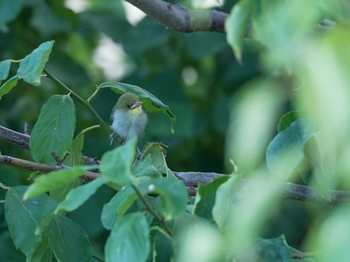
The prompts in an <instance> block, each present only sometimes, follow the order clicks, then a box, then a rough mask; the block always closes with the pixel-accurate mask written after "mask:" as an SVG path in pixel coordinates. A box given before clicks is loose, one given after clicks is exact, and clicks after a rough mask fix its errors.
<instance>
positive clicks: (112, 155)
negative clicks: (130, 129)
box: [99, 137, 137, 185]
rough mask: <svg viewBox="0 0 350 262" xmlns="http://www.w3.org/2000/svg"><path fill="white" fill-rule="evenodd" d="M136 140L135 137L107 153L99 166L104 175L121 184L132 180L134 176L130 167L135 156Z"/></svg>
mask: <svg viewBox="0 0 350 262" xmlns="http://www.w3.org/2000/svg"><path fill="white" fill-rule="evenodd" d="M136 141H137V140H136V137H134V138H133V139H130V140H129V141H127V142H126V143H125V144H124V145H122V146H119V147H117V148H116V149H114V150H112V151H109V152H107V153H105V154H104V155H103V156H102V159H101V163H100V167H99V168H100V171H101V173H102V175H104V176H106V177H108V178H109V179H110V180H111V181H112V182H114V183H117V184H119V185H125V184H127V183H129V182H131V181H132V180H133V177H132V175H131V171H130V169H131V165H132V163H133V161H134V158H135V147H136Z"/></svg>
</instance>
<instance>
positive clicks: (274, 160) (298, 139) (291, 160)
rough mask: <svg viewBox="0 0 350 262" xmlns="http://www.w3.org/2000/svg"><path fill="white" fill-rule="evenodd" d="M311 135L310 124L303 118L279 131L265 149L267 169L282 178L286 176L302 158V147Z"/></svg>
mask: <svg viewBox="0 0 350 262" xmlns="http://www.w3.org/2000/svg"><path fill="white" fill-rule="evenodd" d="M312 136H313V130H312V128H311V126H310V124H308V123H306V121H303V120H297V121H294V122H293V123H292V124H291V125H290V126H289V127H288V128H287V129H285V130H283V131H281V132H279V133H278V134H277V135H276V136H275V137H274V139H273V140H272V141H271V142H270V144H269V146H268V147H267V150H266V164H267V167H268V168H269V170H270V171H271V172H272V173H273V174H275V175H278V176H280V177H282V176H283V178H284V179H286V178H288V177H289V176H290V175H291V174H292V173H293V172H294V171H295V169H296V168H297V166H298V165H299V164H300V163H301V162H302V160H303V159H304V156H305V155H304V147H305V145H306V143H307V142H308V141H309V140H310V138H311V137H312Z"/></svg>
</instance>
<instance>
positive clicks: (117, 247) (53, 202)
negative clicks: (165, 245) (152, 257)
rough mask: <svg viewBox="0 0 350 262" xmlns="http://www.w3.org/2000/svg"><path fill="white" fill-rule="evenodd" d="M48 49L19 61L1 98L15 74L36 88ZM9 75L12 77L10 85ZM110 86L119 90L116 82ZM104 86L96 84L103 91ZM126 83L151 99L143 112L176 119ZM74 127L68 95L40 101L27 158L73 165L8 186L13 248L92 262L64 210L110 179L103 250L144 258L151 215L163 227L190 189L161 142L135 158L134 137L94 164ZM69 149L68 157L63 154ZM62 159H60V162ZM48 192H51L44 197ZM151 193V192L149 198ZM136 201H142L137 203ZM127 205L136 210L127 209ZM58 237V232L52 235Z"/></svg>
mask: <svg viewBox="0 0 350 262" xmlns="http://www.w3.org/2000/svg"><path fill="white" fill-rule="evenodd" d="M52 46H53V41H50V42H45V43H43V44H41V45H40V46H39V47H38V48H36V49H35V50H33V52H32V53H31V54H29V55H28V56H26V57H25V58H24V59H22V60H21V61H20V63H19V68H18V70H17V75H15V76H14V77H11V78H10V79H9V80H8V81H6V82H5V83H4V84H3V85H2V86H1V87H0V90H1V92H2V93H1V96H3V95H5V94H7V93H9V92H10V91H11V89H12V88H13V87H14V86H15V85H16V83H17V79H23V80H24V81H26V82H27V83H30V84H32V85H40V78H41V76H42V72H43V70H44V66H45V64H46V62H47V61H48V58H49V54H50V51H51V49H52ZM0 65H1V68H0V69H1V73H2V75H3V76H4V79H2V80H5V79H6V78H7V77H8V74H9V69H10V65H11V60H6V61H3V62H1V64H0ZM13 79H15V80H16V82H14V83H13V82H12V81H13ZM108 85H110V86H112V87H113V88H114V89H118V86H117V85H118V83H108ZM119 85H120V86H121V87H124V86H125V85H123V84H119ZM103 86H104V85H103V84H101V88H102V87H103ZM131 88H132V90H131V89H130V88H128V86H127V87H124V88H123V91H124V92H127V91H129V92H132V91H133V92H136V93H138V94H139V93H143V94H144V95H143V96H141V97H142V99H147V100H149V101H151V102H149V103H148V104H146V106H145V108H146V109H149V108H151V109H153V111H164V110H162V109H163V108H165V112H170V113H169V116H170V117H171V118H172V119H173V118H174V116H173V115H172V114H171V111H170V110H169V108H168V107H167V106H166V105H164V104H163V103H162V102H161V101H160V100H159V99H157V98H155V97H154V96H153V95H152V94H150V93H148V92H147V93H146V91H144V90H142V89H141V88H139V87H136V86H131ZM119 89H120V88H119ZM75 126H76V116H75V105H74V102H73V100H72V98H71V97H70V96H69V95H54V96H52V97H50V98H49V99H48V100H47V102H46V103H45V104H44V105H43V106H42V108H41V111H40V115H39V118H38V120H37V122H36V124H35V126H34V128H33V131H32V134H31V138H30V150H31V155H32V157H33V159H34V160H35V161H36V162H38V163H44V164H51V165H53V164H55V163H56V164H60V165H62V167H63V165H67V166H70V167H69V168H65V169H61V170H59V171H54V172H51V173H49V174H47V175H44V176H39V177H37V178H36V179H35V181H34V183H33V184H32V185H31V186H29V187H25V186H17V187H12V188H11V189H10V190H8V192H7V194H6V198H5V216H6V220H7V223H8V225H9V230H10V234H11V236H12V238H13V240H14V243H15V245H16V247H17V248H18V249H20V250H21V251H22V252H23V253H24V254H25V255H26V257H27V259H28V260H29V261H51V258H52V256H53V255H54V256H55V258H56V259H57V260H59V261H77V260H80V259H82V260H84V261H89V260H91V259H92V255H93V248H92V246H91V244H90V242H89V240H88V237H87V235H86V233H85V232H84V230H82V229H81V227H80V226H79V225H78V224H76V223H75V222H73V221H72V220H70V219H68V218H66V217H65V216H64V214H65V213H66V212H67V211H73V210H75V209H77V208H78V207H79V206H81V205H82V204H83V203H84V202H85V201H86V200H87V199H88V198H89V197H90V196H92V195H93V194H94V193H95V192H96V191H97V189H98V188H100V187H101V186H103V185H105V184H108V185H109V186H110V187H112V188H115V189H116V190H118V192H117V193H116V194H115V196H114V197H113V198H112V199H111V200H110V202H108V203H106V204H105V206H104V209H103V211H102V213H101V221H102V224H103V226H104V227H105V228H106V229H108V230H111V235H110V237H109V238H108V240H107V244H106V247H105V256H106V259H107V261H115V260H121V261H125V260H128V259H131V260H132V261H143V260H145V259H146V258H147V256H148V254H149V252H150V246H151V245H150V238H149V235H150V227H151V225H152V224H153V219H154V218H157V219H158V221H157V222H158V223H163V224H164V223H165V221H171V220H172V219H173V218H174V217H176V216H178V215H179V214H180V213H181V212H183V211H184V210H185V207H186V204H187V191H186V189H185V187H184V185H183V184H182V183H181V182H179V181H178V180H177V179H176V178H175V176H174V175H173V174H172V172H171V171H170V169H168V168H167V166H166V162H165V155H164V150H162V148H161V146H160V145H158V144H150V145H148V146H147V147H146V148H145V150H144V157H145V159H144V160H142V161H141V160H137V159H136V160H135V152H136V137H135V138H134V139H133V140H130V141H128V142H127V143H125V144H124V145H123V146H121V147H118V148H116V149H115V150H112V151H110V152H106V153H105V154H104V155H103V156H102V159H101V162H100V164H99V165H98V166H83V165H82V164H84V160H83V155H82V149H83V143H84V133H85V132H87V131H89V130H91V129H92V128H87V129H85V130H83V131H82V132H81V133H79V134H78V135H77V136H76V137H75V138H74V139H73V135H74V130H75ZM68 151H70V154H69V156H68V157H67V158H65V156H66V154H67V152H68ZM60 160H62V163H57V161H58V162H60ZM96 168H98V169H99V170H100V172H101V175H100V176H99V177H98V178H96V179H94V180H93V181H92V182H90V183H87V184H85V185H82V186H80V187H77V188H74V187H75V186H77V184H80V183H79V177H80V176H82V175H83V174H84V173H85V172H86V171H89V170H93V169H96ZM162 172H164V176H165V177H164V178H163V173H162ZM77 182H78V183H77ZM72 188H74V189H72ZM45 192H50V193H49V196H48V195H46V194H45ZM152 194H153V197H148V195H152ZM138 198H140V199H141V200H138ZM146 198H149V199H146ZM28 199H30V201H27V200H28ZM137 200H138V201H139V202H140V203H136V202H137ZM149 201H151V202H150V203H149V204H148V202H149ZM131 207H133V208H134V209H136V210H138V211H137V212H136V211H134V212H132V213H129V214H128V212H127V211H128V210H129V209H130V208H131ZM19 209H20V210H19ZM143 209H146V210H153V209H154V210H155V211H153V212H154V217H152V216H150V217H148V218H147V217H146V215H145V213H143V212H140V211H142V210H143ZM19 212H20V213H21V215H20V216H18V213H19ZM156 212H157V213H156ZM158 212H159V215H158ZM116 221H118V222H116ZM164 226H165V228H166V234H167V235H170V234H171V232H170V231H169V229H168V228H167V227H166V225H165V224H164ZM27 235H29V237H26V236H27ZM57 235H60V237H59V238H57ZM77 246H78V247H79V248H78V250H77ZM135 250H136V251H137V252H135ZM76 251H78V252H76ZM73 253H74V255H72V254H73ZM130 254H132V255H133V256H134V257H131V255H130Z"/></svg>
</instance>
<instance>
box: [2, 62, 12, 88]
mask: <svg viewBox="0 0 350 262" xmlns="http://www.w3.org/2000/svg"><path fill="white" fill-rule="evenodd" d="M10 67H11V60H10V59H7V60H4V61H1V62H0V83H1V81H2V80H5V79H6V78H7V77H8V75H9V72H10Z"/></svg>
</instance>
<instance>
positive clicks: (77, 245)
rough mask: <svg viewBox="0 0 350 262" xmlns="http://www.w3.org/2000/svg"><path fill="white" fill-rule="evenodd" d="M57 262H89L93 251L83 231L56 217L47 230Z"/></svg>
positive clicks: (64, 218) (77, 226)
mask: <svg viewBox="0 0 350 262" xmlns="http://www.w3.org/2000/svg"><path fill="white" fill-rule="evenodd" d="M47 232H48V235H49V240H50V246H51V248H52V250H53V253H54V255H55V257H56V259H57V261H64V262H70V261H71V262H76V261H91V260H92V255H93V249H92V246H91V243H90V241H89V238H88V236H87V234H86V233H85V231H84V230H83V229H82V228H81V227H80V226H79V225H78V224H77V223H75V222H73V221H72V220H70V219H68V218H66V217H63V216H56V217H55V218H54V219H53V220H52V221H51V223H50V225H49V227H48V228H47Z"/></svg>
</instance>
